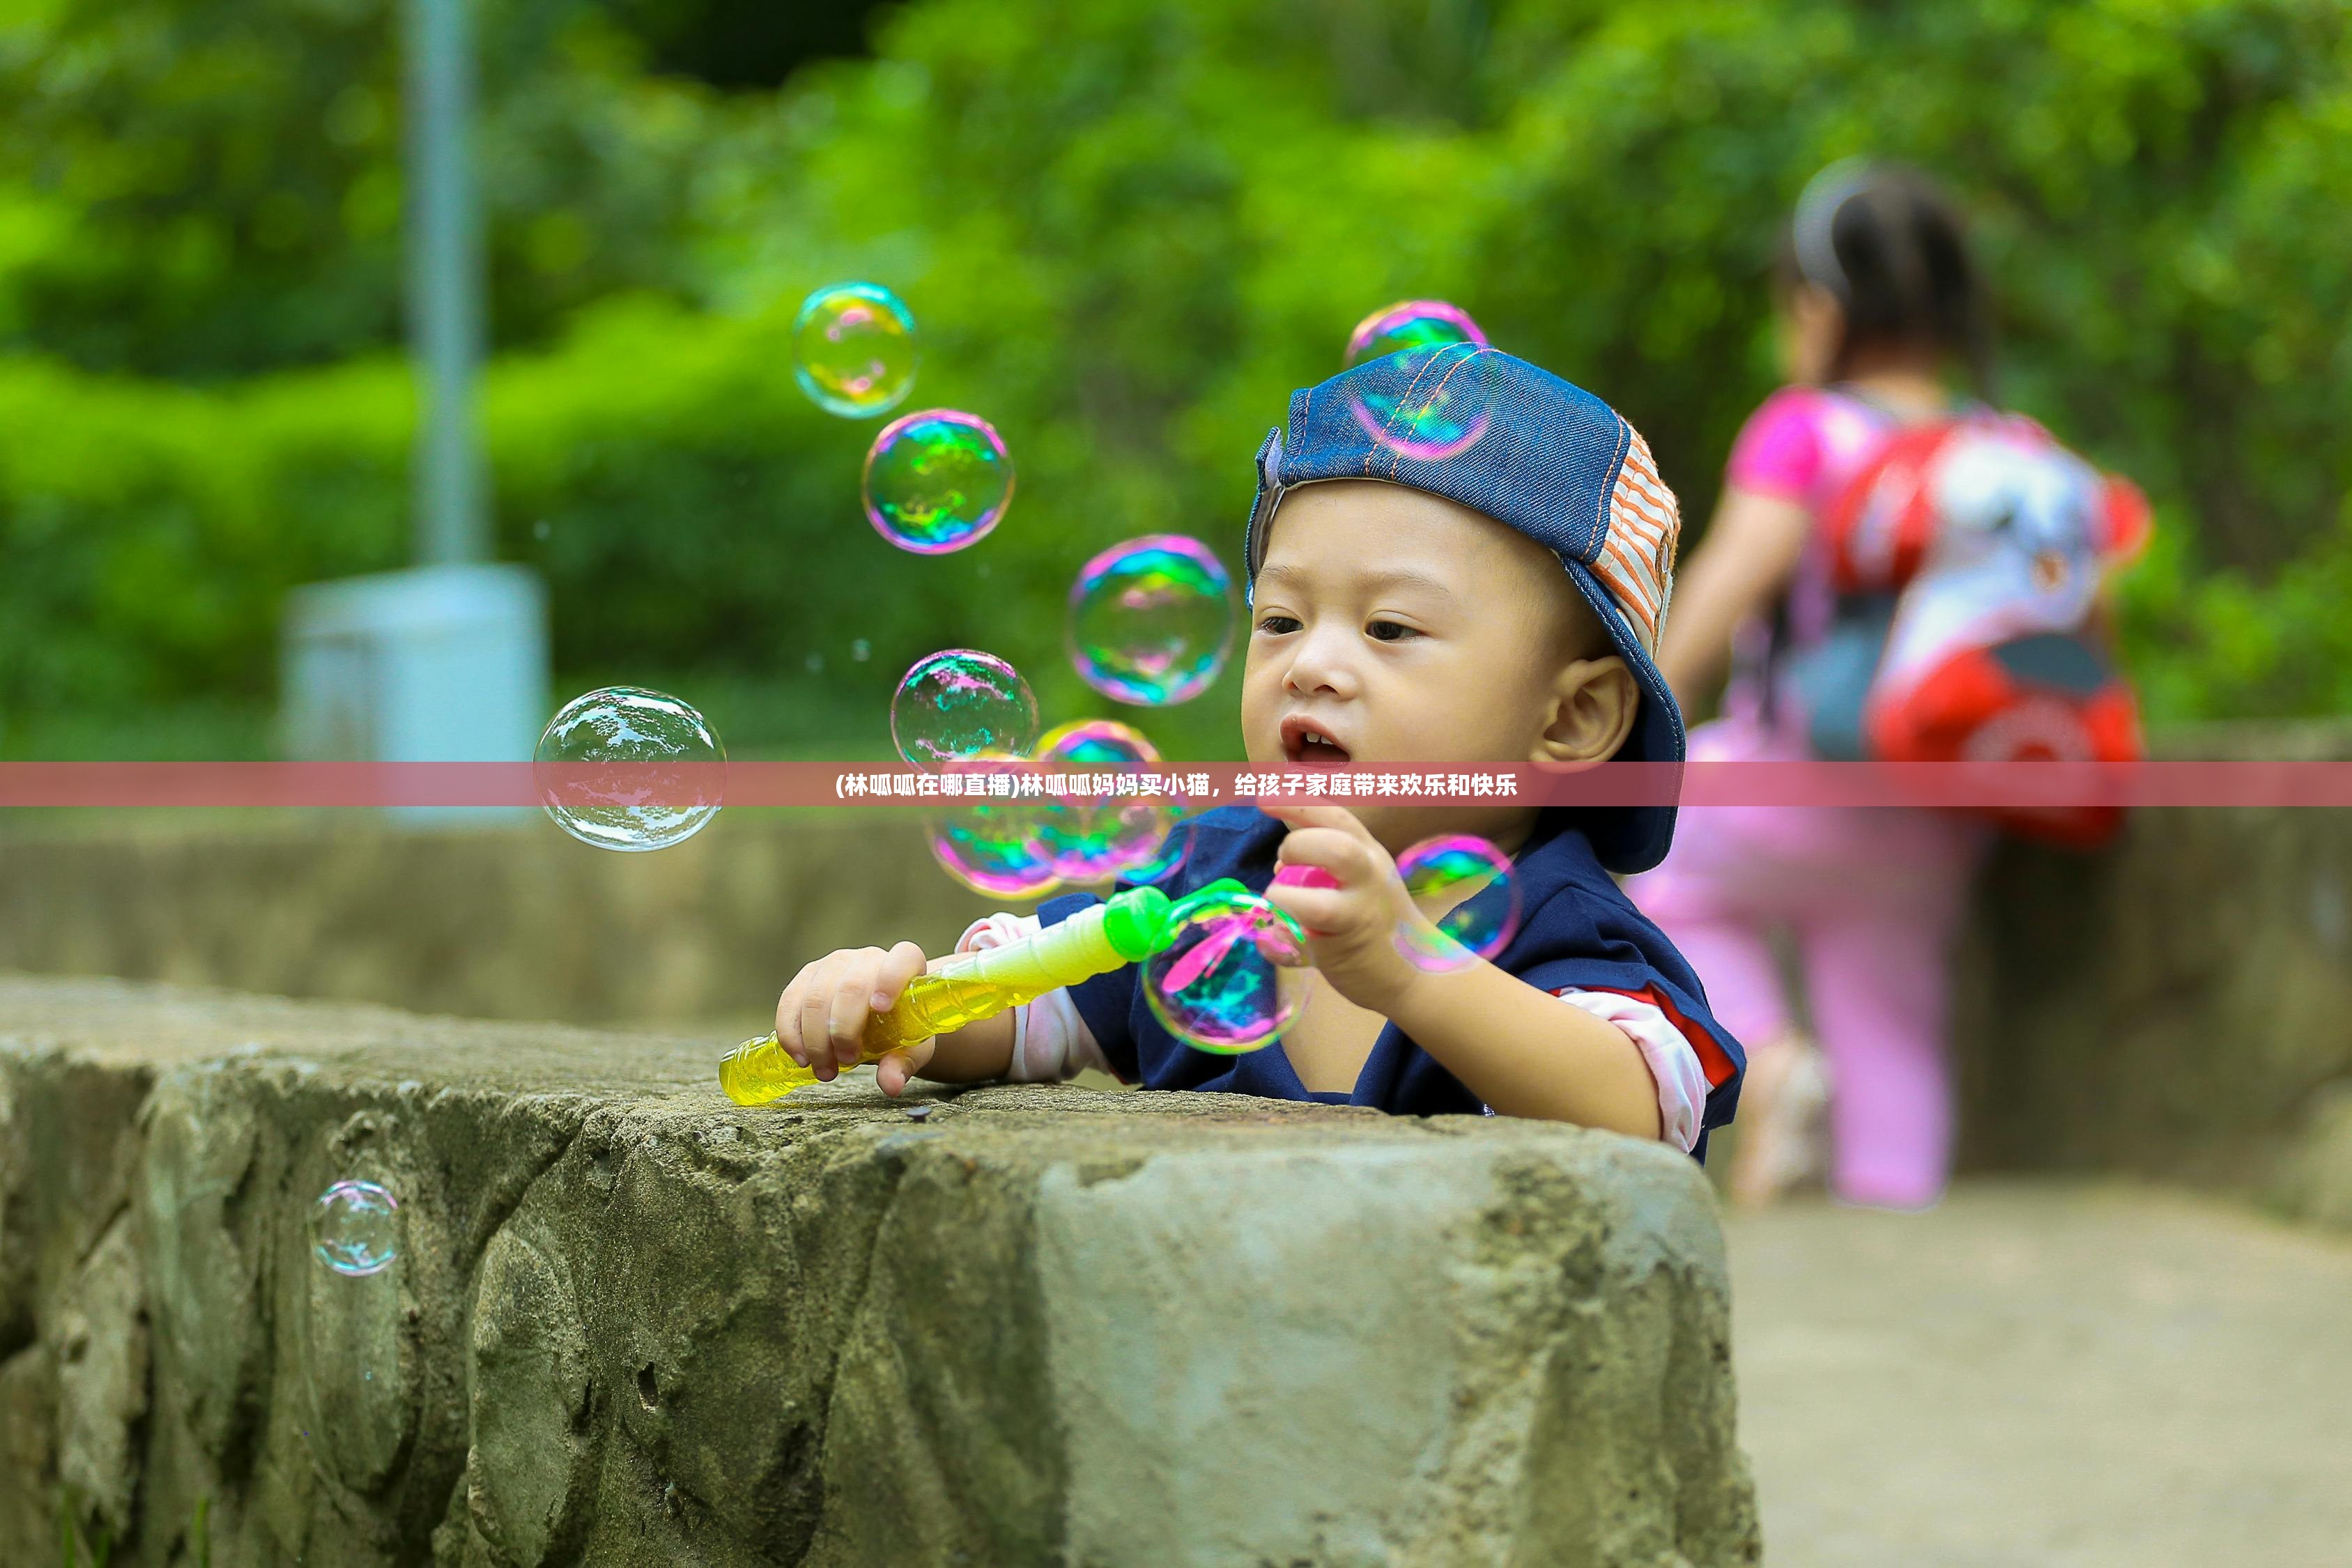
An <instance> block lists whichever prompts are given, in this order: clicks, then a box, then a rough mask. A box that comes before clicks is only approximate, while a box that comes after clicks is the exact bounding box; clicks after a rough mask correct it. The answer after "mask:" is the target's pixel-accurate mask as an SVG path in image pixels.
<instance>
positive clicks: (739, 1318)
mask: <svg viewBox="0 0 2352 1568" xmlns="http://www.w3.org/2000/svg"><path fill="white" fill-rule="evenodd" d="M715 1049H716V1043H714V1042H708V1041H672V1040H659V1039H652V1038H648V1037H625V1036H613V1035H598V1034H593V1033H589V1032H586V1031H583V1030H573V1029H565V1028H562V1027H558V1026H511V1025H494V1024H478V1023H476V1024H467V1023H459V1022H456V1021H452V1020H446V1019H430V1018H421V1017H416V1016H409V1015H404V1014H397V1013H392V1012H386V1011H380V1010H375V1009H371V1008H359V1007H350V1006H329V1005H319V1004H303V1003H293V1002H285V1001H275V1000H266V999H260V998H251V997H236V996H230V995H225V994H211V993H198V992H190V991H182V990H173V989H167V988H161V987H152V986H141V985H133V984H120V983H110V982H100V981H59V980H28V979H22V978H16V979H0V1432H5V1446H0V1461H4V1462H5V1468H4V1469H0V1563H11V1564H14V1563H40V1562H51V1561H56V1560H57V1558H56V1555H55V1554H56V1552H57V1550H58V1546H57V1542H58V1535H57V1529H58V1526H57V1521H58V1505H59V1500H60V1499H61V1498H63V1499H66V1500H68V1502H69V1504H70V1506H71V1507H73V1508H74V1509H75V1510H77V1512H78V1514H79V1522H80V1525H81V1528H82V1529H83V1530H84V1531H85V1532H86V1533H87V1534H89V1536H90V1537H92V1538H93V1539H95V1538H97V1537H98V1536H100V1535H105V1536H108V1537H110V1539H111V1541H112V1542H113V1547H112V1553H113V1555H112V1561H113V1562H114V1563H131V1564H142V1565H143V1564H158V1565H160V1564H186V1563H194V1562H195V1561H197V1560H198V1555H199V1542H198V1533H199V1527H198V1522H197V1521H198V1520H199V1518H200V1517H201V1518H202V1520H203V1525H202V1535H203V1541H202V1545H203V1547H204V1548H205V1549H206V1550H208V1552H209V1560H210V1562H211V1563H216V1564H222V1565H224V1568H226V1565H230V1564H241V1563H311V1564H322V1565H324V1564H343V1563H352V1564H390V1563H402V1564H411V1563H415V1564H422V1563H432V1564H435V1565H436V1568H491V1565H499V1568H535V1565H559V1564H569V1563H583V1564H616V1565H623V1564H626V1565H634V1564H649V1565H650V1564H656V1563H657V1564H661V1565H663V1568H677V1565H683V1564H709V1565H713V1568H718V1565H725V1564H747V1565H748V1564H768V1563H787V1564H788V1563H810V1564H851V1563H891V1564H910V1563H971V1564H986V1565H996V1564H1012V1563H1084V1564H1102V1565H1110V1564H1126V1563H1134V1564H1153V1565H1160V1564H1179V1563H1275V1564H1281V1565H1284V1568H1288V1565H1290V1564H1340V1563H1348V1564H1354V1563H1408V1564H1410V1563H1425V1564H1432V1565H1436V1564H1457V1563H1514V1564H1518V1563H1524V1564H1537V1563H1625V1564H1634V1563H1639V1564H1643V1565H1644V1568H1650V1565H1658V1564H1677V1563H1687V1564H1699V1565H1709V1564H1720V1563H1752V1562H1754V1561H1756V1560H1757V1558H1758V1554H1759V1543H1758V1534H1757V1526H1756V1513H1755V1504H1754V1500H1753V1494H1752V1490H1751V1489H1750V1486H1749V1483H1748V1473H1747V1468H1746V1464H1745V1461H1744V1460H1743V1458H1741V1456H1740V1453H1739V1450H1738V1446H1737V1444H1736V1441H1735V1436H1734V1430H1733V1402H1732V1384H1731V1374H1730V1364H1729V1323H1728V1308H1727V1299H1726V1286H1725V1277H1724V1259H1723V1253H1722V1243H1721V1237H1720V1234H1719V1232H1718V1230H1717V1225H1716V1220H1715V1214H1714V1207H1713V1204H1712V1201H1711V1198H1710V1195H1709V1194H1708V1192H1707V1189H1706V1184H1705V1182H1704V1180H1703V1179H1702V1178H1701V1176H1700V1175H1699V1173H1698V1172H1697V1171H1696V1168H1695V1167H1694V1166H1692V1165H1691V1164H1690V1163H1689V1162H1687V1161H1685V1160H1684V1159H1682V1158H1680V1157H1678V1156H1676V1155H1674V1154H1673V1153H1671V1152H1668V1151H1666V1150H1664V1149H1662V1148H1660V1147H1658V1146H1656V1145H1652V1144H1643V1143H1639V1142H1633V1141H1629V1140H1624V1139H1620V1138H1615V1137H1612V1136H1610V1135H1607V1134H1603V1133H1594V1132H1585V1131H1576V1130H1572V1129H1566V1128H1559V1127H1549V1126H1541V1125H1533V1124H1528V1123H1513V1122H1497V1121H1485V1120H1474V1119H1452V1120H1446V1121H1425V1122H1423V1121H1393V1120H1390V1119H1387V1118H1381V1117H1378V1116H1375V1115H1372V1114H1370V1113H1365V1112H1350V1111H1347V1110H1325V1109H1321V1108H1314V1107H1286V1106H1281V1105H1276V1104H1272V1103H1268V1102H1260V1101H1245V1100H1233V1099H1227V1098H1223V1097H1199V1096H1188V1095H1137V1096H1108V1095H1092V1094H1087V1093H1086V1092H1084V1091H1080V1090H1075V1089H1017V1088H1006V1089H982V1090H978V1091H974V1092H971V1093H967V1094H964V1095H961V1096H960V1097H957V1098H954V1099H952V1100H937V1101H934V1102H932V1104H931V1106H930V1109H929V1113H928V1115H927V1117H926V1118H925V1119H924V1120H921V1121H916V1120H915V1119H913V1118H910V1117H909V1116H908V1113H907V1109H906V1108H905V1106H904V1105H902V1104H893V1103H890V1102H887V1101H885V1100H883V1099H882V1098H881V1097H880V1096H879V1095H878V1094H877V1092H876V1091H875V1090H874V1089H872V1087H871V1085H870V1082H861V1081H857V1080H851V1081H849V1082H845V1083H844V1084H842V1085H838V1086H834V1087H831V1088H827V1089H819V1090H815V1091H811V1092H810V1093H809V1094H808V1095H807V1096H806V1097H805V1099H804V1100H803V1099H802V1098H798V1097H796V1098H795V1100H793V1101H792V1102H790V1103H789V1104H788V1105H786V1106H783V1107H779V1108H770V1109H765V1110H742V1109H740V1108H737V1107H734V1106H732V1105H730V1104H729V1103H728V1102H727V1101H725V1100H723V1099H722V1098H721V1097H720V1096H719V1094H718V1092H717V1089H716V1087H715V1083H714V1078H713V1072H712V1068H713V1064H714V1060H715ZM343 1178H361V1179H367V1180H373V1181H377V1182H380V1183H382V1184H384V1185H385V1186H387V1187H389V1188H390V1189H392V1190H393V1191H394V1193H396V1194H399V1196H400V1198H401V1208H400V1221H401V1225H402V1227H403V1228H402V1232H401V1237H400V1254H399V1258H398V1260H397V1261H396V1262H395V1263H394V1264H393V1265H392V1267H390V1268H387V1269H385V1270H384V1271H383V1272H382V1273H379V1274H376V1275H373V1276H371V1277H368V1278H365V1279H346V1278H342V1277H341V1276H338V1275H335V1274H333V1273H331V1272H330V1271H329V1270H327V1269H326V1268H323V1267H322V1266H321V1265H320V1263H319V1262H318V1261H316V1260H315V1259H314V1258H313V1257H312V1256H311V1254H310V1247H309V1243H310V1237H309V1235H308V1228H307V1227H308V1223H309V1216H310V1207H311V1205H312V1203H313V1201H314V1200H315V1198H316V1197H317V1195H318V1194H319V1193H320V1192H321V1191H322V1190H323V1189H324V1188H325V1187H326V1186H327V1185H328V1184H330V1183H331V1182H333V1181H336V1180H339V1179H343Z"/></svg>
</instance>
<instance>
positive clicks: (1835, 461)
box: [1724, 386, 1898, 718]
mask: <svg viewBox="0 0 2352 1568" xmlns="http://www.w3.org/2000/svg"><path fill="white" fill-rule="evenodd" d="M1897 423H1898V421H1897V420H1896V419H1895V416H1893V415H1891V414H1889V413H1887V412H1886V411H1885V410H1884V409H1882V408H1879V407H1876V406H1874V405H1871V404H1868V403H1864V401H1863V400H1862V399H1860V398H1858V397H1853V396H1851V395H1847V394H1845V393H1843V392H1838V391H1835V390H1832V389H1831V388H1828V387H1820V386H1784V387H1782V388H1781V389H1780V391H1778V392H1776V393H1774V394H1773V395H1771V396H1769V397H1768V398H1766V399H1765V400H1764V401H1763V403H1762V404H1761V405H1759V407H1758V408H1757V410H1756V412H1755V413H1753V414H1751V415H1749V416H1748V423H1747V424H1746V425H1744V426H1740V430H1739V437H1738V439H1737V440H1735V441H1734V442H1732V444H1731V460H1730V461H1729V462H1728V463H1727V464H1726V465H1725V468H1724V478H1725V479H1726V480H1727V481H1728V482H1729V483H1731V484H1734V485H1737V486H1738V487H1739V488H1740V489H1743V490H1746V491H1748V492H1749V493H1750V494H1752V495H1761V496H1770V497H1772V498H1774V499H1775V500H1791V501H1795V502H1796V503H1797V504H1798V505H1800V506H1801V507H1803V508H1804V509H1805V510H1806V511H1808V512H1810V513H1811V514H1812V516H1813V518H1814V519H1815V520H1816V521H1818V520H1819V519H1820V517H1821V515H1822V512H1823V511H1825V510H1828V508H1829V505H1830V503H1831V502H1832V501H1833V500H1836V499H1837V498H1838V496H1839V495H1841V494H1842V493H1843V491H1844V489H1845V488H1846V486H1847V485H1849V484H1851V483H1852V482H1853V478H1854V476H1855V475H1856V474H1858V473H1860V472H1861V471H1862V469H1863V467H1864V464H1866V463H1867V462H1869V460H1870V458H1871V455H1872V454H1873V453H1874V452H1875V451H1876V450H1877V449H1878V446H1879V443H1880V442H1881V441H1883V440H1884V439H1885V437H1886V435H1887V433H1888V432H1890V431H1892V430H1893V429H1894V428H1895V426H1896V425H1897ZM1836 609H1837V595H1836V592H1835V590H1834V589H1833V588H1832V586H1831V583H1830V563H1829V552H1828V551H1827V550H1826V549H1825V548H1822V546H1820V545H1819V543H1818V542H1816V543H1814V544H1811V545H1809V546H1808V547H1807V548H1806V551H1805V553H1804V554H1803V555H1802V556H1801V557H1800V558H1799V560H1798V563H1797V570H1796V574H1795V575H1794V576H1792V577H1791V578H1790V582H1789V590H1788V599H1787V613H1786V615H1785V616H1783V617H1782V621H1781V624H1782V626H1783V628H1784V631H1783V635H1784V636H1785V637H1787V639H1788V646H1789V648H1802V647H1811V646H1812V645H1813V644H1815V643H1817V642H1819V641H1820V640H1821V639H1822V636H1823V635H1824V634H1825V633H1827V632H1828V630H1829V627H1830V622H1831V619H1832V616H1834V615H1835V613H1836ZM1770 636H1771V634H1770V630H1769V627H1768V626H1765V625H1764V624H1762V623H1761V622H1759V623H1757V624H1755V625H1752V626H1743V627H1742V628H1740V630H1739V632H1738V634H1737V635H1736V637H1735V642H1734V647H1735V649H1736V650H1737V652H1738V658H1737V659H1736V660H1735V669H1734V672H1733V676H1732V681H1731V687H1730V689H1729V690H1727V692H1726V693H1725V694H1724V710H1725V711H1726V712H1727V713H1734V714H1740V715H1743V716H1746V717H1749V718H1755V717H1758V716H1759V715H1760V713H1761V712H1762V711H1763V710H1764V707H1765V704H1764V701H1763V698H1764V689H1763V682H1764V679H1765V676H1764V670H1763V667H1764V665H1765V662H1766V660H1765V658H1764V657H1763V656H1764V654H1765V651H1766V646H1767V644H1768V643H1769V638H1770ZM1782 651H1784V652H1785V651H1787V650H1786V649H1784V650H1782ZM1775 706H1776V707H1783V708H1785V705H1775Z"/></svg>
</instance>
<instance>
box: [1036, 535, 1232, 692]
mask: <svg viewBox="0 0 2352 1568" xmlns="http://www.w3.org/2000/svg"><path fill="white" fill-rule="evenodd" d="M1235 610H1236V603H1235V600H1234V581H1233V576H1232V574H1230V573H1228V572H1227V571H1226V570H1225V566H1224V563H1223V562H1222V561H1220V560H1218V559H1217V557H1216V553H1215V552H1213V551H1212V550H1211V549H1210V548H1209V547H1208V546H1207V545H1205V544H1203V543H1202V542H1200V541H1199V540H1197V539H1188V538H1186V537H1185V536H1184V535H1182V534H1181V533H1154V534H1147V535H1146V536H1144V537H1143V538H1141V539H1130V540H1129V541H1127V542H1125V543H1123V544H1115V545H1113V546H1111V547H1110V548H1109V549H1108V550H1106V551H1104V552H1102V553H1101V554H1099V555H1097V556H1096V557H1095V558H1094V559H1093V560H1091V561H1089V562H1087V563H1086V564H1085V565H1084V566H1081V567H1079V568H1078V575H1077V580H1076V582H1075V583H1073V584H1071V585H1070V598H1069V609H1068V620H1067V624H1066V647H1067V648H1068V650H1069V655H1070V662H1071V664H1072V665H1073V666H1074V667H1076V669H1077V672H1078V675H1079V677H1080V678H1081V679H1084V680H1085V681H1086V683H1087V685H1088V686H1091V687H1093V688H1094V689H1096V690H1097V691H1099V692H1101V693H1102V694H1103V695H1104V696H1106V697H1112V698H1116V699H1118V700H1119V701H1121V702H1131V703H1135V704H1138V705H1139V706H1147V707H1155V708H1157V707H1165V706H1167V705H1169V704H1171V703H1176V702H1190V701H1191V700H1192V699H1193V698H1195V697H1198V696H1199V695H1201V693H1202V692H1203V691H1206V690H1207V689H1209V687H1210V686H1211V685H1212V684H1213V682H1214V681H1215V680H1216V679H1217V676H1218V675H1219V673H1220V672H1222V671H1223V669H1224V668H1225V659H1226V658H1227V656H1229V655H1230V654H1231V653H1232V651H1233V646H1234V615H1235Z"/></svg>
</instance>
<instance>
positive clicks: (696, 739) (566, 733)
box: [532, 686, 727, 851]
mask: <svg viewBox="0 0 2352 1568" xmlns="http://www.w3.org/2000/svg"><path fill="white" fill-rule="evenodd" d="M532 762H533V764H534V773H535V775H536V780H537V783H538V786H539V794H540V799H541V803H542V804H543V805H545V806H546V808H547V815H548V816H551V817H553V818H554V819H555V824H556V826H559V827H561V828H562V829H563V831H564V832H566V833H569V834H570V835H572V837H574V838H577V839H579V840H580V841H581V842H582V843H583V844H593V845H594V846H595V847H597V848H599V849H618V850H637V851H642V850H647V849H667V848H668V847H670V846H671V845H673V844H682V843H684V842H685V841H686V840H687V839H689V838H691V837H694V836H695V835H696V834H697V833H699V832H701V831H702V829H703V827H704V826H706V825H707V824H708V823H709V821H710V819H711V818H712V817H713V816H717V815H718V814H719V800H720V797H721V795H722V793H723V791H722V785H723V784H724V775H725V763H726V762H727V748H726V747H725V746H724V745H722V744H720V743H719V733H718V731H715V730H713V729H712V728H711V727H710V724H709V721H708V720H706V719H704V718H703V716H702V715H701V714H700V713H698V712H696V711H695V710H694V708H693V707H692V705H690V704H688V703H687V702H684V701H681V700H678V699H677V698H675V697H672V696H670V695H669V694H668V693H667V692H661V691H648V690H646V689H644V688H642V687H636V686H607V687H604V688H601V689H598V690H595V691H591V692H588V693H586V694H585V695H583V696H580V697H575V698H573V699H572V700H571V701H569V702H567V703H565V704H564V705H563V707H562V710H559V711H558V712H557V713H556V715H555V717H554V718H552V719H551V720H549V721H548V724H547V728H546V729H545V730H544V731H541V733H540V737H539V747H538V750H537V751H536V752H534V753H533V755H532ZM615 764H618V765H615Z"/></svg>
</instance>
